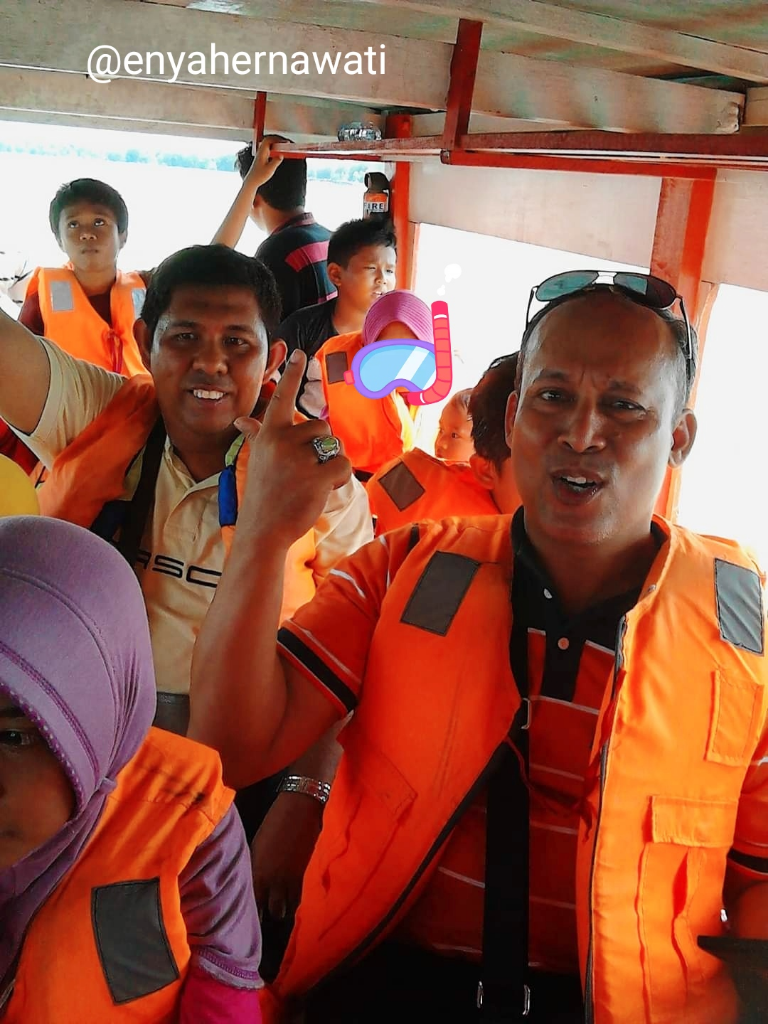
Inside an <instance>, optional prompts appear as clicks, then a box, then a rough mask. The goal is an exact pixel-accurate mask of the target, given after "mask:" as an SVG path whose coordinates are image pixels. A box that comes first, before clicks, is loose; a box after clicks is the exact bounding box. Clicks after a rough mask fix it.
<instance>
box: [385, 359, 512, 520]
mask: <svg viewBox="0 0 768 1024" xmlns="http://www.w3.org/2000/svg"><path fill="white" fill-rule="evenodd" d="M516 372H517V353H514V354H513V355H509V356H501V357H499V358H498V359H494V361H493V362H492V363H491V365H490V366H489V367H488V369H487V370H486V371H485V373H484V374H483V376H482V377H481V379H480V381H479V382H478V384H477V385H476V387H475V388H473V390H472V395H471V398H470V402H469V415H470V420H471V423H472V436H471V443H472V445H473V447H474V451H473V454H472V455H471V456H470V459H469V463H468V464H467V463H465V462H444V461H443V460H442V459H439V458H432V456H430V455H427V453H426V452H425V451H422V450H421V449H420V448H414V449H413V450H412V451H410V452H404V453H403V454H402V455H401V456H400V458H399V459H395V460H394V462H390V463H387V465H386V466H382V468H381V469H380V470H379V471H378V472H377V473H374V475H373V477H372V478H371V479H370V480H369V481H368V483H367V484H366V491H367V492H368V501H369V502H370V505H371V511H372V512H373V514H374V517H375V519H376V534H377V535H380V534H382V533H388V532H389V531H390V530H395V529H397V527H399V526H404V525H405V524H407V523H414V522H420V521H421V520H422V519H431V520H439V519H445V518H447V517H448V516H462V517H464V516H486V515H498V513H499V512H504V513H507V512H514V511H516V510H517V508H518V507H519V505H520V495H519V494H518V493H517V487H516V486H515V482H514V479H513V478H512V476H511V474H509V473H505V472H504V471H503V470H504V464H505V463H506V462H507V460H508V459H509V456H510V451H509V448H508V447H507V441H506V436H505V434H506V430H505V423H504V420H505V414H506V409H507V399H508V398H509V395H510V394H511V392H512V391H514V387H515V374H516Z"/></svg>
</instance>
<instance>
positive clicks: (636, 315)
mask: <svg viewBox="0 0 768 1024" xmlns="http://www.w3.org/2000/svg"><path fill="white" fill-rule="evenodd" d="M574 334H576V335H578V336H580V337H584V338H585V339H588V338H589V336H590V335H592V336H595V337H597V336H599V337H600V338H602V339H603V340H604V341H605V340H611V339H612V341H613V343H614V344H615V345H616V347H617V349H626V348H627V347H632V348H634V349H637V350H638V351H639V352H642V351H644V352H645V353H646V354H647V355H648V356H649V357H650V355H651V353H652V352H653V353H655V354H657V355H659V356H660V357H661V362H662V364H663V366H661V367H660V373H661V374H662V376H663V377H664V379H665V380H669V381H671V382H672V383H673V386H674V394H675V401H674V407H673V415H678V416H679V414H680V413H681V412H682V411H683V409H684V408H685V407H686V405H687V403H688V399H689V398H690V392H691V385H692V383H693V376H694V375H695V372H696V357H697V339H696V335H695V332H694V330H693V328H691V340H692V343H693V365H692V366H691V367H689V364H688V360H687V359H686V343H687V333H686V326H685V322H684V321H683V320H681V319H679V318H677V317H675V316H674V315H673V314H672V313H670V312H668V311H658V310H653V309H650V308H648V307H647V306H644V305H642V304H641V303H639V302H635V301H633V300H632V299H631V298H629V297H628V296H627V295H625V294H624V293H623V292H621V291H617V290H613V289H611V288H607V287H604V286H602V287H598V288H596V289H594V290H592V291H587V292H582V293H579V294H578V295H573V296H566V297H565V298H563V299H561V300H559V301H555V302H552V303H550V304H549V305H548V306H547V307H546V308H545V309H543V310H541V311H540V312H539V313H538V314H537V315H536V316H535V317H534V318H533V320H532V321H531V323H530V324H529V325H528V328H527V330H526V332H525V335H524V336H523V341H522V344H521V348H520V360H519V364H518V370H517V387H518V388H519V387H520V385H521V383H522V379H523V376H524V373H525V363H526V359H527V356H528V355H529V354H530V352H531V351H532V350H533V349H534V348H535V347H537V346H538V345H539V344H540V343H541V339H542V337H544V336H546V337H548V338H550V339H553V340H554V341H555V342H556V340H557V338H558V337H563V338H565V337H566V336H571V337H572V336H573V335H574Z"/></svg>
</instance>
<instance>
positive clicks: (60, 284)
mask: <svg viewBox="0 0 768 1024" xmlns="http://www.w3.org/2000/svg"><path fill="white" fill-rule="evenodd" d="M74 308H75V296H74V293H73V291H72V284H71V282H70V281H51V309H52V310H53V312H54V313H71V312H72V311H73V310H74Z"/></svg>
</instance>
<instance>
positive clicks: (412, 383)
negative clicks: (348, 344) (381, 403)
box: [344, 302, 453, 405]
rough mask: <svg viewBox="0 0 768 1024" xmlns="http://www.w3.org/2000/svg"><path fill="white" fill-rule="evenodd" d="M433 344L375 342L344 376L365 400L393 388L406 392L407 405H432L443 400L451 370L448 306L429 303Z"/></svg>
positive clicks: (394, 341)
mask: <svg viewBox="0 0 768 1024" xmlns="http://www.w3.org/2000/svg"><path fill="white" fill-rule="evenodd" d="M432 331H433V336H434V339H435V341H434V344H432V343H431V342H428V341H414V340H413V339H411V338H392V339H390V340H388V341H374V342H373V343H372V344H370V345H366V346H365V347H364V348H362V349H361V350H360V351H359V352H358V353H357V355H356V356H355V357H354V359H353V360H352V366H351V368H350V369H349V370H347V371H346V372H345V373H344V381H345V382H346V383H347V384H351V385H352V386H353V387H354V388H355V390H356V391H358V392H359V394H361V395H363V397H364V398H372V399H376V398H384V397H386V395H389V394H391V392H393V391H394V390H395V389H396V388H404V389H405V390H406V391H407V392H408V396H407V400H408V402H409V404H410V405H431V404H432V403H434V402H440V401H442V399H444V398H446V397H447V395H448V394H449V392H450V389H451V383H452V380H453V369H452V359H451V334H450V324H449V318H448V304H447V303H445V302H433V303H432Z"/></svg>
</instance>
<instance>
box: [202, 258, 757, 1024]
mask: <svg viewBox="0 0 768 1024" xmlns="http://www.w3.org/2000/svg"><path fill="white" fill-rule="evenodd" d="M600 278H603V280H605V279H606V278H607V279H608V283H606V284H603V283H601V281H600ZM534 296H535V297H536V298H537V299H538V300H540V301H541V302H544V303H546V304H545V305H544V307H543V309H542V310H540V311H539V312H538V313H537V314H536V316H535V317H534V318H533V320H531V321H530V322H529V324H528V326H527V329H526V332H525V335H524V338H523V343H522V346H521V352H520V357H519V365H518V379H517V388H516V391H515V392H514V393H513V394H512V396H511V397H510V400H509V405H508V410H507V440H508V443H509V446H510V448H511V451H512V459H511V460H510V461H511V464H512V466H513V467H514V473H515V479H516V482H517V486H518V487H519V490H520V494H521V497H522V501H523V506H522V508H521V510H519V511H518V513H516V514H515V515H514V516H512V517H510V516H499V517H498V518H497V519H495V520H494V519H493V518H490V517H485V518H482V519H467V520H448V521H445V522H443V523H438V524H433V525H429V524H422V525H416V526H414V527H404V528H403V529H402V530H398V531H395V532H394V533H392V534H388V535H386V536H384V537H381V538H379V539H378V540H377V541H375V542H374V543H373V544H370V545H368V546H367V547H366V548H364V549H362V550H361V551H359V552H358V553H357V554H356V555H354V556H352V557H351V558H350V559H348V560H347V561H346V562H345V563H343V564H341V565H340V566H339V567H338V570H337V573H336V575H334V577H333V579H332V580H330V581H328V583H327V584H326V585H325V586H324V587H323V588H322V589H321V590H320V591H319V592H318V594H317V595H316V597H315V598H314V599H313V601H312V602H311V603H310V604H309V605H306V606H305V607H304V608H303V609H301V610H300V611H299V612H298V613H297V614H296V615H295V616H294V617H293V618H292V619H291V620H290V621H289V622H287V623H285V624H284V625H283V628H282V629H281V630H280V632H279V638H278V647H277V649H275V646H274V641H273V638H274V631H275V629H276V628H277V625H278V622H277V618H278V606H279V593H280V589H279V588H280V583H279V577H280V573H281V571H282V558H283V557H284V554H283V553H284V551H285V549H286V547H287V545H288V544H289V543H290V542H291V541H292V539H293V538H294V537H295V536H297V535H300V534H301V532H302V530H303V529H304V528H305V525H306V523H307V522H308V521H309V519H310V517H311V516H312V515H313V514H314V513H315V511H316V509H317V508H318V507H320V506H321V505H322V502H323V500H325V495H326V494H327V491H328V488H329V487H331V486H333V485H335V484H338V483H339V482H340V481H341V480H343V479H346V474H348V472H349V465H348V463H345V462H344V461H342V460H341V459H338V460H336V461H337V463H338V464H337V472H336V474H335V475H333V474H332V471H331V470H330V469H329V465H330V466H333V463H330V464H329V465H322V466H317V465H316V464H313V453H312V451H311V449H310V448H309V447H308V446H307V444H306V442H305V441H304V439H303V438H302V437H301V435H300V433H299V432H298V431H296V430H295V428H293V427H292V425H291V421H290V417H289V416H288V415H287V412H286V411H284V412H282V414H281V413H280V411H279V410H280V406H278V407H275V408H274V409H270V410H269V412H268V414H267V416H266V417H265V421H264V424H263V427H262V429H261V430H260V431H259V436H258V438H256V439H255V440H254V441H253V448H252V453H251V458H252V460H253V462H252V466H253V468H254V470H255V467H256V460H257V459H258V460H260V461H261V465H262V467H263V469H262V470H261V471H262V472H264V473H271V472H275V471H276V469H277V466H278V465H279V466H280V469H281V472H282V473H283V476H284V478H285V479H286V481H287V480H288V479H289V475H288V470H287V465H286V464H287V462H288V461H289V455H288V453H289V449H290V446H291V444H292V445H293V456H292V461H293V463H294V467H295V469H294V477H293V481H294V483H293V487H290V486H288V484H287V483H286V486H285V493H286V494H288V493H290V496H291V505H290V510H291V511H289V506H288V504H287V501H286V503H285V504H281V506H279V507H275V506H274V505H269V506H267V504H266V503H265V502H260V501H258V499H257V498H256V495H255V492H254V495H253V497H254V502H253V504H250V503H249V516H252V518H249V523H250V524H251V526H252V528H251V529H249V530H248V531H247V532H246V531H243V530H241V531H240V533H239V535H238V537H236V539H235V543H234V544H233V548H232V556H231V561H230V563H229V571H228V577H227V579H226V580H225V581H224V582H223V584H222V587H221V588H220V589H219V591H218V593H217V595H216V599H215V601H214V603H213V606H212V608H211V613H210V615H209V617H208V619H207V620H206V623H205V625H204V628H203V630H202V631H201V635H200V638H199V641H198V643H199V651H200V653H201V655H205V654H207V659H206V660H207V664H206V669H205V671H204V672H203V671H195V672H193V680H192V690H191V701H192V730H191V735H194V736H195V737H196V738H198V739H202V740H204V741H205V740H209V741H212V743H213V745H215V746H216V747H217V748H218V749H219V751H220V752H221V754H222V758H223V762H224V764H225V771H226V772H228V773H229V774H230V775H231V776H232V777H237V778H238V779H239V780H240V781H241V782H249V781H252V780H253V779H255V778H258V777H260V776H261V775H263V774H266V773H268V772H269V771H270V770H272V768H273V767H274V766H275V765H277V764H282V763H284V762H285V761H286V760H288V759H290V758H291V757H293V756H295V755H296V754H297V753H299V752H300V751H301V750H303V749H305V748H306V746H307V745H308V744H309V743H311V742H312V741H313V740H314V739H315V738H316V737H317V736H319V735H321V734H322V733H323V731H324V730H326V729H327V728H328V726H329V725H330V723H332V722H333V721H336V720H338V719H340V718H342V717H343V716H345V715H347V714H348V713H349V712H350V711H354V714H353V716H352V718H351V721H350V723H349V724H348V725H347V726H346V728H345V730H344V731H343V733H342V734H341V737H340V741H341V743H342V746H343V748H344V755H343V757H342V760H341V763H340V766H339V770H338V772H337V775H336V778H335V781H334V786H333V790H332V792H331V797H330V800H329V802H328V804H327V805H326V808H325V814H324V822H323V831H322V833H321V836H320V839H319V841H318V843H317V846H316V847H315V851H314V854H313V857H312V860H311V861H310V864H309V866H308V869H307V872H306V875H305V878H304V887H303V890H302V902H301V905H300V907H299V910H298V913H297V917H296V924H295V927H294V931H293V934H292V937H291V942H290V945H289V947H288V950H287V952H286V955H285V958H284V960H283V964H282V967H281V971H280V974H279V975H278V977H277V979H276V981H275V983H274V985H273V986H271V987H270V989H269V991H268V992H267V993H266V996H265V1002H264V1004H263V1006H264V1010H265V1013H266V1017H267V1019H268V1020H274V1021H277V1020H284V1019H288V1014H289V1012H290V1011H291V1010H293V1009H297V1010H298V1009H302V1008H303V1009H304V1010H305V1011H306V1020H307V1022H308V1024H313V1022H314V1021H322V1020H333V1021H334V1022H335V1024H341V1022H348V1021H349V1022H351V1021H357V1020H360V1019H365V1020H366V1021H368V1022H379V1021H385V1020H395V1019H396V1020H399V1021H407V1022H411V1021H414V1022H415V1021H423V1020H432V1019H434V1020H440V1021H443V1022H454V1021H456V1022H460V1021H461V1022H466V1021H470V1020H474V1019H477V1020H478V1021H494V1022H495V1021H521V1020H526V1021H530V1022H532V1024H534V1022H535V1024H539V1022H546V1024H551V1022H554V1021H557V1022H558V1024H563V1022H574V1024H575V1022H583V1021H584V1020H585V1019H586V1020H587V1021H589V1022H594V1024H672V1022H678V1021H681V1022H683V1021H684V1022H690V1024H735V1022H736V1021H737V1019H738V1015H739V1002H738V998H737V994H736V991H735V987H734V982H733V980H732V976H731V971H730V969H729V967H728V966H726V963H725V959H727V958H728V956H729V954H728V951H727V949H726V948H724V947H727V946H728V945H729V942H730V939H729V936H728V935H727V934H726V925H725V924H724V922H723V911H725V912H726V913H727V916H728V927H729V929H730V930H731V933H732V935H733V936H735V937H741V938H743V939H758V938H761V939H765V938H768V924H766V922H768V913H766V906H767V905H768V884H767V883H768V858H766V850H768V732H767V731H766V721H767V715H766V709H767V707H768V699H767V698H768V690H767V689H766V688H767V686H768V666H766V659H765V648H764V636H765V630H764V626H765V601H764V587H765V577H764V575H763V574H762V573H761V572H760V570H759V569H758V568H757V566H756V565H755V563H754V562H753V560H752V558H751V557H750V555H749V554H748V553H747V552H746V551H744V549H742V548H741V547H739V545H738V544H736V543H734V542H731V541H722V540H717V539H712V538H706V537H700V536H698V535H696V534H693V533H691V532H689V531H687V530H685V529H683V528H681V527H679V526H676V525H674V524H672V523H670V522H667V521H666V520H664V519H662V518H661V517H658V516H655V515H654V512H653V510H654V504H655V501H656V498H657V495H658V492H659V490H660V488H661V486H662V483H663V480H664V476H665V473H666V470H667V467H668V466H672V467H675V468H677V467H680V466H681V465H682V463H683V461H684V460H685V458H686V456H687V454H688V452H689V450H690V448H691V445H692V443H693V440H694V436H695V429H696V424H695V418H694V415H693V413H692V412H691V411H690V409H688V408H687V401H688V396H689V394H690V389H691V385H692V382H693V379H694V376H695V371H696V338H695V334H694V333H693V332H692V331H690V330H689V329H688V324H687V320H680V319H679V318H677V317H676V316H674V315H673V314H672V312H671V307H672V306H673V305H674V303H675V301H676V296H675V292H674V289H672V288H671V286H669V285H667V284H666V282H662V281H659V280H658V279H654V278H648V277H645V276H642V275H631V276H628V275H625V276H624V277H621V278H618V279H617V278H616V277H615V276H614V275H613V274H606V275H597V274H595V273H593V272H573V273H571V274H568V275H564V276H563V277H560V276H558V279H557V280H555V281H548V282H545V283H544V284H543V285H541V286H539V287H538V288H537V289H534V291H533V292H532V296H531V298H532V299H533V298H534ZM301 369H302V367H301V361H300V360H299V361H298V363H297V364H296V365H291V366H289V370H288V372H287V373H286V375H285V376H284V378H283V380H282V382H281V385H280V387H281V388H282V389H283V392H282V394H281V398H282V397H283V396H284V397H285V409H286V410H287V409H288V407H289V406H290V404H291V400H292V398H293V394H294V392H295V390H296V388H297V387H298V383H299V380H300V377H301ZM255 481H256V478H255V476H252V477H250V478H249V482H248V485H249V487H250V486H254V487H255V486H256V482H255ZM246 500H248V499H246ZM289 519H290V521H291V522H292V529H289V528H288V521H289ZM254 574H257V575H259V576H261V575H267V576H269V578H270V579H272V580H273V581H274V582H273V591H272V593H270V594H265V593H264V591H263V590H259V591H258V595H259V600H260V604H259V610H260V615H259V616H258V618H256V617H254V616H253V614H252V612H251V609H252V607H253V601H254V600H255V598H256V593H257V591H256V588H255V587H254V586H253V584H252V583H251V579H252V578H253V576H254ZM246 630H247V637H245V633H246ZM214 660H215V662H216V664H215V667H214V670H213V671H212V672H209V669H208V666H209V665H210V664H212V663H213V661H214ZM217 702H222V703H225V704H226V705H227V706H228V707H229V708H230V709H231V708H237V709H238V714H237V719H238V721H239V722H247V723H248V727H247V728H244V729H242V728H239V729H237V730H234V729H232V728H231V727H229V728H227V723H226V721H225V719H224V717H223V716H222V715H218V716H217V714H216V703H217ZM747 945H749V943H747ZM756 948H757V950H758V951H759V949H760V946H759V944H757V946H756ZM478 1006H479V1009H478Z"/></svg>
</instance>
